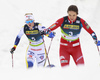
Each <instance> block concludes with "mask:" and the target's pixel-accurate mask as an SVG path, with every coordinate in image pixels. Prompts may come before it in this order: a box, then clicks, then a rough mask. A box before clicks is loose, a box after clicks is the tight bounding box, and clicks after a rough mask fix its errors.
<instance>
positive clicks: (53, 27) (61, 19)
mask: <svg viewBox="0 0 100 80" xmlns="http://www.w3.org/2000/svg"><path fill="white" fill-rule="evenodd" d="M63 21H64V18H60V19H58V20H57V21H56V22H55V23H54V24H52V25H51V26H50V27H49V28H48V29H50V30H51V31H53V30H55V29H57V28H58V27H60V26H61V24H62V23H63Z"/></svg>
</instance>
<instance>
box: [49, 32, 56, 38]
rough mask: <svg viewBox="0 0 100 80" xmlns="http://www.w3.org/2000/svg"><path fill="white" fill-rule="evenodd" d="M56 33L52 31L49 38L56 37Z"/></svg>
mask: <svg viewBox="0 0 100 80" xmlns="http://www.w3.org/2000/svg"><path fill="white" fill-rule="evenodd" d="M55 34H56V33H55V32H51V33H50V34H49V36H48V37H49V38H54V37H55Z"/></svg>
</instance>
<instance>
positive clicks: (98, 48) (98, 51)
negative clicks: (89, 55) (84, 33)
mask: <svg viewBox="0 0 100 80" xmlns="http://www.w3.org/2000/svg"><path fill="white" fill-rule="evenodd" d="M97 49H98V52H99V55H100V50H99V47H98V46H97Z"/></svg>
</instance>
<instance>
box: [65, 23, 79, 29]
mask: <svg viewBox="0 0 100 80" xmlns="http://www.w3.org/2000/svg"><path fill="white" fill-rule="evenodd" d="M63 28H64V29H79V25H69V24H65V25H64V27H63Z"/></svg>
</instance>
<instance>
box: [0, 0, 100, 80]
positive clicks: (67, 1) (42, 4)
mask: <svg viewBox="0 0 100 80" xmlns="http://www.w3.org/2000/svg"><path fill="white" fill-rule="evenodd" d="M71 4H76V5H77V6H78V8H79V16H80V17H82V18H83V19H85V20H86V21H87V23H88V24H89V25H90V26H91V28H92V29H93V30H94V31H95V33H96V34H97V36H98V39H99V40H100V27H99V25H100V20H99V19H100V0H0V26H1V27H0V28H1V29H0V35H1V38H0V79H1V80H100V55H99V53H98V50H97V47H96V45H95V44H94V41H93V39H92V37H91V36H90V35H89V34H88V33H87V32H86V31H85V30H84V29H82V31H81V35H80V41H81V47H82V52H83V55H84V60H85V66H76V65H75V63H74V61H73V59H72V57H71V60H70V66H68V67H65V68H61V67H60V61H59V42H60V34H61V33H60V28H58V29H57V30H55V32H56V37H55V38H54V39H53V42H52V46H51V49H50V52H49V58H50V62H51V63H52V64H55V66H56V67H54V68H52V69H48V68H43V69H42V68H37V66H36V64H35V66H34V68H32V69H26V63H25V55H26V49H27V46H28V40H27V38H26V36H25V35H24V36H23V37H22V38H21V41H20V43H19V45H18V47H17V49H16V51H15V53H14V68H13V69H12V58H11V54H10V52H9V51H10V49H11V48H12V47H13V44H14V41H15V38H16V35H17V34H18V32H19V30H20V29H21V27H22V26H23V25H24V24H25V23H24V14H25V13H27V12H32V13H33V14H34V17H35V21H36V22H40V23H42V25H44V26H46V27H49V26H50V25H51V24H53V23H54V22H55V21H56V20H57V19H59V18H61V17H63V16H66V15H67V8H68V7H69V5H71ZM50 40H51V39H48V38H47V37H45V42H46V46H47V47H48V46H49V44H50Z"/></svg>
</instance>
